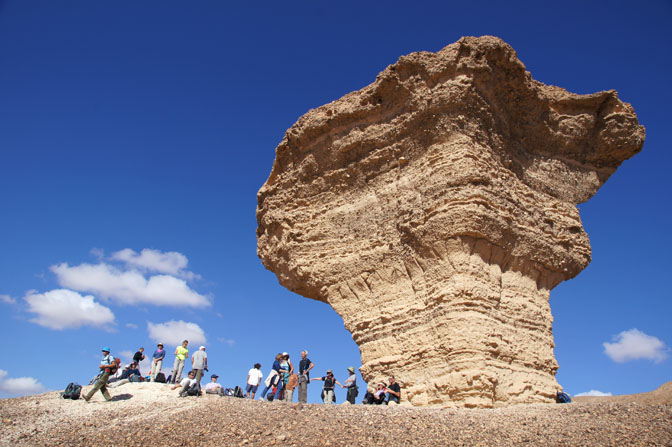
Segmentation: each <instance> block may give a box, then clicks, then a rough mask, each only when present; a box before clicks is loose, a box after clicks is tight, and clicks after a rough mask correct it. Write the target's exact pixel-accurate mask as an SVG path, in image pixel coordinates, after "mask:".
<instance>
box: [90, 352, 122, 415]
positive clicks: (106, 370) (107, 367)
mask: <svg viewBox="0 0 672 447" xmlns="http://www.w3.org/2000/svg"><path fill="white" fill-rule="evenodd" d="M102 352H103V359H102V360H101V361H100V365H99V366H98V369H100V373H99V375H98V379H97V380H96V383H95V384H94V385H93V388H91V390H90V391H89V392H88V393H87V395H86V396H84V400H85V401H87V402H88V401H89V400H91V398H92V397H93V395H94V394H96V391H98V390H100V392H101V393H103V397H104V398H105V400H106V401H109V400H111V399H112V396H110V393H109V392H108V391H107V380H108V379H109V378H110V374H113V373H115V372H117V369H119V362H118V361H117V359H113V358H112V357H111V356H110V348H108V347H105V348H103V349H102Z"/></svg>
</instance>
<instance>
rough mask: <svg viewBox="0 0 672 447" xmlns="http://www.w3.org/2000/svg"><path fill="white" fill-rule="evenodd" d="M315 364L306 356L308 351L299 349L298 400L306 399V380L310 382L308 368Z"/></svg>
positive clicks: (303, 400) (302, 401)
mask: <svg viewBox="0 0 672 447" xmlns="http://www.w3.org/2000/svg"><path fill="white" fill-rule="evenodd" d="M314 367H315V365H314V364H313V362H311V361H310V359H309V358H308V351H306V350H303V351H301V361H300V362H299V384H298V387H299V402H301V403H304V404H305V403H306V401H307V400H308V382H310V370H311V369H313V368H314Z"/></svg>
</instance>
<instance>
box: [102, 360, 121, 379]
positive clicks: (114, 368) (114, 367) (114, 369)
mask: <svg viewBox="0 0 672 447" xmlns="http://www.w3.org/2000/svg"><path fill="white" fill-rule="evenodd" d="M119 365H121V359H120V358H119V357H115V358H114V360H113V361H112V364H111V365H110V366H109V368H107V369H106V371H109V372H110V375H112V374H116V372H117V371H118V370H119Z"/></svg>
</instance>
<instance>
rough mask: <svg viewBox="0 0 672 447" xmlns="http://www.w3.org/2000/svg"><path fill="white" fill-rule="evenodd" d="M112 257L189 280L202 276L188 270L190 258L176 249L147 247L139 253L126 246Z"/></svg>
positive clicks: (143, 268) (129, 264) (133, 265)
mask: <svg viewBox="0 0 672 447" xmlns="http://www.w3.org/2000/svg"><path fill="white" fill-rule="evenodd" d="M110 258H111V259H113V260H115V261H122V262H125V263H126V265H128V266H130V267H135V268H139V269H142V270H147V271H152V272H158V273H166V274H168V275H174V276H179V277H181V278H185V279H188V280H192V279H198V278H200V276H199V275H196V274H194V273H192V272H190V271H188V270H186V268H187V264H188V263H189V260H188V259H187V257H186V256H184V255H183V254H182V253H178V252H176V251H169V252H165V253H163V252H161V251H160V250H152V249H150V248H145V249H143V250H142V251H141V252H140V253H137V252H135V251H134V250H131V249H130V248H124V249H123V250H120V251H118V252H116V253H112V256H111V257H110Z"/></svg>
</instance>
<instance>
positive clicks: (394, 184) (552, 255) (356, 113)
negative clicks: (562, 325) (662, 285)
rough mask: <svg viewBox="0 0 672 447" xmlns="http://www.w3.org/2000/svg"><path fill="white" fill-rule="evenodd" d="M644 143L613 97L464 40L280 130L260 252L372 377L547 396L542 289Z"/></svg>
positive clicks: (396, 68) (468, 399) (409, 385)
mask: <svg viewBox="0 0 672 447" xmlns="http://www.w3.org/2000/svg"><path fill="white" fill-rule="evenodd" d="M643 142H644V128H643V127H642V126H640V125H639V124H638V122H637V117H636V115H635V113H634V111H633V109H632V107H631V106H630V105H629V104H626V103H623V102H621V101H619V99H618V97H617V94H616V92H614V91H605V92H599V93H595V94H591V95H575V94H572V93H569V92H567V91H565V90H563V89H561V88H559V87H553V86H547V85H544V84H541V83H540V82H537V81H535V80H534V79H532V77H531V75H530V73H529V72H527V71H526V70H525V66H524V65H523V64H522V62H520V61H519V60H518V58H517V56H516V53H515V52H514V51H513V49H512V48H511V47H509V46H508V45H507V44H506V43H504V42H502V41H501V40H500V39H498V38H495V37H489V36H486V37H480V38H474V37H465V38H462V39H460V40H459V41H458V42H456V43H455V44H452V45H450V46H448V47H446V48H444V49H443V50H441V51H439V52H438V53H427V52H420V53H413V54H411V55H408V56H403V57H401V58H400V59H399V61H398V62H397V63H395V64H394V65H391V66H389V67H388V68H387V69H386V70H385V71H383V72H382V73H380V74H379V75H378V77H377V79H376V81H375V82H374V83H373V84H371V85H369V86H367V87H365V88H363V89H362V90H360V91H357V92H353V93H350V94H348V95H346V96H344V97H343V98H341V99H339V100H337V101H334V102H332V103H330V104H327V105H324V106H322V107H319V108H317V109H314V110H311V111H309V112H308V113H306V114H305V115H304V116H302V117H301V118H300V119H299V121H298V122H297V123H296V124H294V125H293V126H292V127H291V128H290V129H289V130H288V131H287V133H286V135H285V137H284V139H283V140H282V142H281V143H280V145H279V146H278V147H277V149H276V159H275V162H274V164H273V169H272V171H271V174H270V176H269V178H268V180H267V181H266V183H265V184H264V186H263V187H262V188H261V190H260V191H259V194H258V210H257V221H258V229H257V236H258V254H259V256H260V257H261V259H262V261H263V263H264V265H265V266H266V267H267V268H268V269H270V270H271V271H273V272H275V273H276V274H277V276H278V279H279V281H280V283H281V284H282V285H283V286H285V287H287V288H288V289H290V290H292V291H294V292H296V293H299V294H301V295H303V296H305V297H308V298H313V299H316V300H320V301H324V302H327V303H329V304H330V305H331V306H332V307H333V308H334V310H335V311H336V312H338V313H339V314H340V315H341V316H342V317H343V321H344V322H345V326H346V328H347V329H348V330H349V331H350V332H351V333H352V336H353V339H354V340H355V342H356V343H357V344H358V345H359V348H360V352H361V355H362V365H363V366H362V368H361V369H360V371H361V373H362V376H363V378H364V379H365V380H366V381H367V382H369V383H372V382H377V381H380V380H385V379H387V377H389V375H394V376H395V377H396V378H397V380H398V381H399V382H401V384H402V390H403V395H402V399H404V400H408V401H410V402H411V403H412V404H413V405H432V404H442V405H454V406H466V407H493V406H501V405H508V404H515V403H531V402H551V401H553V399H554V397H555V391H556V390H557V389H558V388H559V387H558V384H557V382H556V380H555V373H556V370H557V369H558V364H557V362H556V361H555V358H554V356H553V346H554V345H553V333H552V321H553V318H552V316H551V309H550V307H549V302H548V301H549V293H550V290H551V289H552V288H553V287H555V286H556V285H557V284H558V283H560V282H561V281H563V280H567V279H570V278H572V277H574V276H576V275H577V274H578V273H579V272H580V271H581V270H582V269H584V268H585V267H586V265H588V263H589V262H590V243H589V241H588V237H587V235H586V233H585V232H584V230H583V226H582V224H581V220H580V218H579V213H578V210H577V208H576V205H577V204H579V203H582V202H585V201H586V200H588V199H589V198H590V197H591V196H592V195H593V194H595V192H596V191H597V189H598V188H599V187H600V186H601V185H602V184H603V183H604V182H605V181H606V180H607V179H608V178H609V176H610V175H611V174H613V173H614V172H615V170H616V168H617V167H618V166H619V165H620V163H622V162H623V161H624V160H625V159H627V158H629V157H631V156H632V155H634V154H636V153H637V152H638V151H639V150H641V148H642V145H643Z"/></svg>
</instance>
